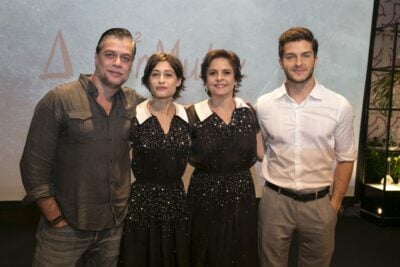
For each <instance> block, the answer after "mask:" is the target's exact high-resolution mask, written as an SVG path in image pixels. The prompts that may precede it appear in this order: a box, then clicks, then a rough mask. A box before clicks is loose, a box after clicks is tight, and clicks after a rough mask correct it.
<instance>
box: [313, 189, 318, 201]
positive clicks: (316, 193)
mask: <svg viewBox="0 0 400 267" xmlns="http://www.w3.org/2000/svg"><path fill="white" fill-rule="evenodd" d="M318 193H319V192H318V191H317V192H315V193H314V195H315V198H314V200H317V199H318Z"/></svg>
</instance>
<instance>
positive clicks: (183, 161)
mask: <svg viewBox="0 0 400 267" xmlns="http://www.w3.org/2000/svg"><path fill="white" fill-rule="evenodd" d="M184 80H185V78H184V76H183V67H182V64H181V62H180V61H179V59H178V58H176V57H175V56H173V55H170V54H165V53H158V54H154V55H152V56H151V57H150V58H149V60H148V62H147V65H146V67H145V70H144V75H143V77H142V83H143V84H144V85H145V86H146V88H147V89H149V91H150V92H151V95H152V99H151V100H147V101H145V102H143V103H141V104H140V105H138V106H137V108H136V117H135V118H134V121H133V123H132V124H133V126H132V131H131V142H132V153H133V155H132V170H133V173H134V176H135V179H136V180H135V182H134V183H133V184H132V191H131V195H130V199H129V210H128V215H127V218H126V221H125V228H124V235H123V241H122V251H121V258H122V265H123V266H131V267H132V266H135V267H136V266H141V267H142V266H143V267H145V266H149V267H150V266H157V267H158V266H164V267H166V266H183V267H184V266H190V261H189V213H188V203H187V198H186V194H185V191H184V186H183V182H182V175H183V173H184V171H185V169H186V165H187V160H188V151H189V144H190V141H189V126H188V117H187V114H186V111H185V109H184V107H183V106H181V105H179V104H177V103H175V102H174V100H175V99H176V98H178V97H179V95H180V93H181V91H182V90H183V88H184V85H183V83H184Z"/></svg>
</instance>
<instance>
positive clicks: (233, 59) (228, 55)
mask: <svg viewBox="0 0 400 267" xmlns="http://www.w3.org/2000/svg"><path fill="white" fill-rule="evenodd" d="M216 58H225V59H226V60H228V61H229V63H230V65H231V66H232V69H233V75H234V78H235V82H236V83H237V86H236V87H235V88H234V90H233V95H235V94H236V93H237V92H239V90H238V89H237V88H239V87H240V83H241V81H242V79H243V76H244V75H243V74H242V72H241V68H242V66H241V65H240V59H239V57H238V56H237V55H236V54H235V53H234V52H232V51H227V50H224V49H216V50H210V51H208V52H207V54H206V55H205V57H204V59H203V62H202V63H201V72H200V78H201V79H202V80H203V83H204V84H206V82H207V70H208V68H209V67H210V64H211V61H213V60H214V59H216ZM207 94H208V96H211V94H210V92H209V91H207Z"/></svg>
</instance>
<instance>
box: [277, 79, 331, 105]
mask: <svg viewBox="0 0 400 267" xmlns="http://www.w3.org/2000/svg"><path fill="white" fill-rule="evenodd" d="M314 81H315V85H314V87H313V89H312V90H311V92H310V94H309V96H311V97H312V98H314V99H318V100H322V98H323V95H324V94H323V88H322V86H321V84H320V83H319V82H318V81H317V80H316V79H314ZM283 96H287V97H289V95H288V93H287V91H286V86H285V83H283V84H282V85H281V87H279V88H278V90H277V92H276V99H279V98H281V97H283Z"/></svg>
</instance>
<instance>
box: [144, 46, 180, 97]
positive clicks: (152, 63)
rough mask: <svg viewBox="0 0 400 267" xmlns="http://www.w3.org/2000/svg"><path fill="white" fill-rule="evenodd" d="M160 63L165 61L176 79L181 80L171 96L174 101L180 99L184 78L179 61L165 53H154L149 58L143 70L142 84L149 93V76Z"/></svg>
mask: <svg viewBox="0 0 400 267" xmlns="http://www.w3.org/2000/svg"><path fill="white" fill-rule="evenodd" d="M162 61H167V62H168V63H169V64H170V65H171V67H172V69H173V70H174V72H175V75H176V77H177V78H178V79H180V80H181V85H179V86H178V87H176V92H175V94H174V96H173V98H174V99H177V98H179V97H180V95H181V92H182V91H184V89H185V86H184V81H185V77H184V73H183V66H182V63H181V61H180V60H179V59H178V58H177V57H175V56H174V55H171V54H167V53H155V54H153V55H151V56H150V58H149V59H148V60H147V64H146V67H145V68H144V73H143V77H142V84H143V85H144V86H146V88H147V89H148V90H149V91H150V82H149V80H150V74H151V72H152V71H153V69H154V68H155V67H156V65H157V64H158V63H160V62H162Z"/></svg>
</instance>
